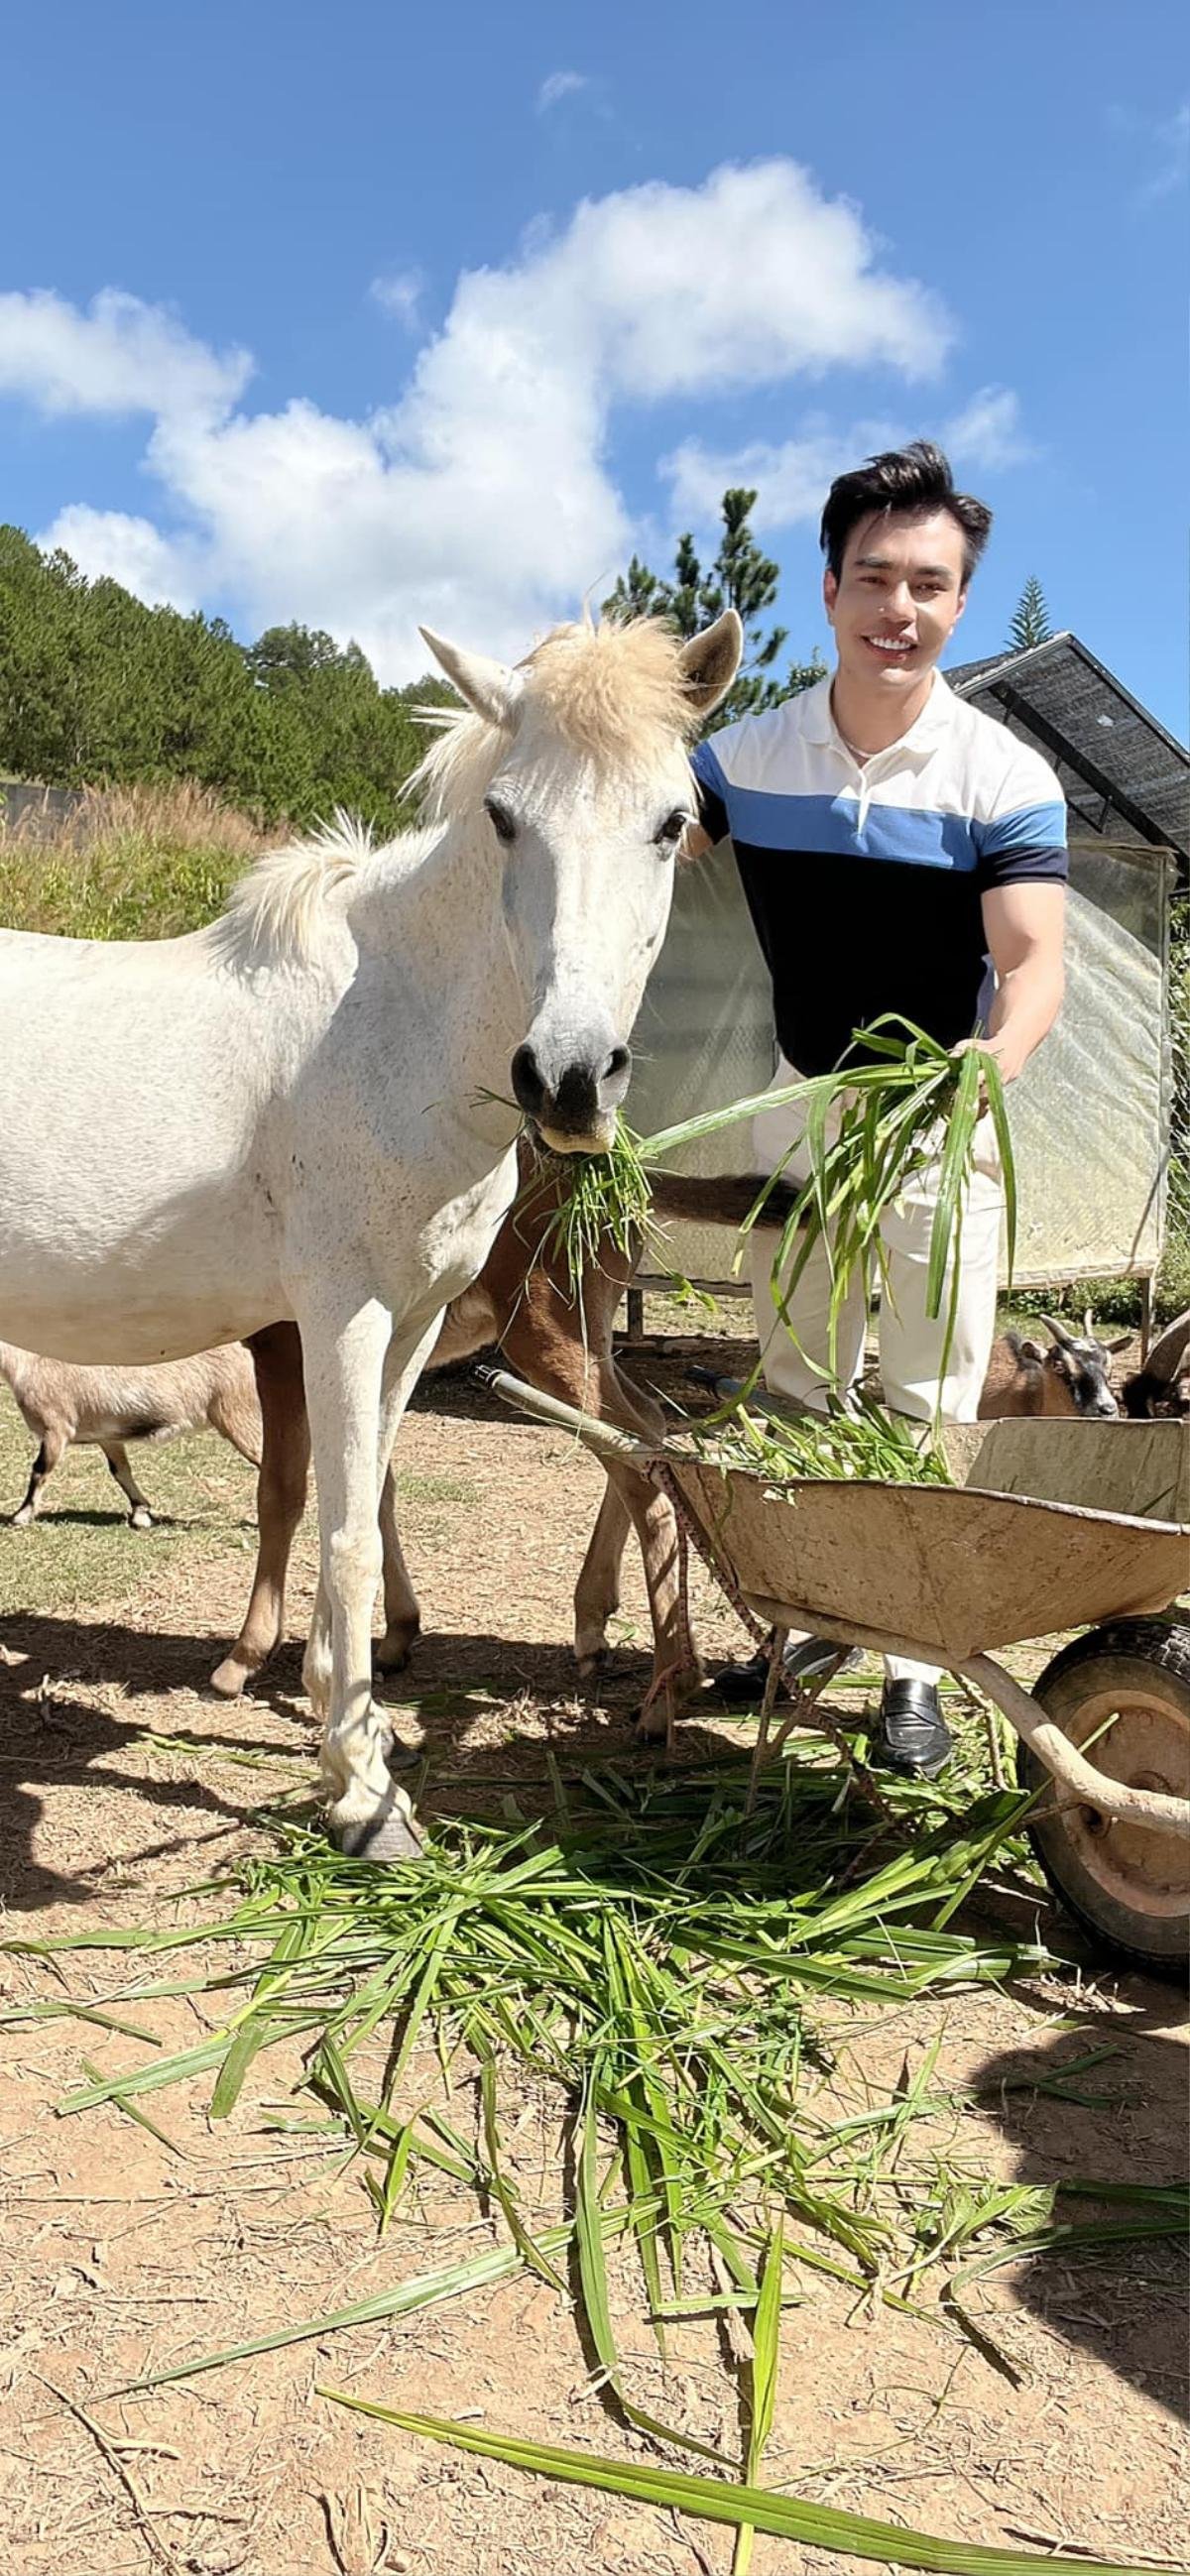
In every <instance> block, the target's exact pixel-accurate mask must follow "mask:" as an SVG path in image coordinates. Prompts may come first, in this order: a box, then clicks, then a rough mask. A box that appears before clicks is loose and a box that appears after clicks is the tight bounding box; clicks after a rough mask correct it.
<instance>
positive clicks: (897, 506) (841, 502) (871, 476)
mask: <svg viewBox="0 0 1190 2576" xmlns="http://www.w3.org/2000/svg"><path fill="white" fill-rule="evenodd" d="M874 510H877V511H882V512H884V511H889V510H897V511H899V512H902V513H905V514H907V515H909V516H910V517H912V518H915V519H924V518H928V517H931V516H932V515H933V513H934V512H935V511H936V510H947V511H949V513H950V516H951V518H952V519H953V520H954V522H955V524H956V526H957V527H959V528H961V529H962V532H963V588H964V590H965V589H966V587H967V584H968V582H969V581H970V579H971V575H972V573H973V572H974V570H975V567H976V564H977V563H978V561H979V558H980V556H981V554H982V553H983V550H984V547H985V546H986V544H987V541H988V530H989V529H990V527H991V524H992V514H991V511H990V510H989V509H988V507H987V505H986V503H985V502H983V501H975V500H973V499H972V497H971V494H970V493H969V492H956V490H955V488H954V476H953V475H952V473H951V470H950V466H949V464H948V462H947V459H946V457H945V456H944V455H943V453H942V450H941V448H940V447H935V446H934V445H933V444H932V442H931V440H929V439H928V438H915V439H914V440H913V441H912V444H911V445H910V446H908V447H890V448H889V449H888V450H887V451H886V453H885V454H884V455H883V456H869V458H868V459H867V462H866V464H863V465H857V466H856V468H855V471H854V473H852V474H840V475H839V476H838V478H837V480H836V481H835V482H834V483H832V485H831V488H830V491H829V492H828V493H827V496H826V508H825V510H824V511H823V513H822V527H821V530H820V532H819V542H820V544H821V546H822V551H823V553H824V555H825V556H826V560H827V564H828V566H829V568H830V570H831V572H833V574H834V576H835V579H836V581H837V580H838V579H839V575H840V573H841V572H842V570H843V557H844V555H845V553H846V551H847V540H848V537H849V536H850V535H851V531H852V529H853V528H856V527H858V526H859V523H860V520H861V519H870V518H871V516H872V513H873V511H874Z"/></svg>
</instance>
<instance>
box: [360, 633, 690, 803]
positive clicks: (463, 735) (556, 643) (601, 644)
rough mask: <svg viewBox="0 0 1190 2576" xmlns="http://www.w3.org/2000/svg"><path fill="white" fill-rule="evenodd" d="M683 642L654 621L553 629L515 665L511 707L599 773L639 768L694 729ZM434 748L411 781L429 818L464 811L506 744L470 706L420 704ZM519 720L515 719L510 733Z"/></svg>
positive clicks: (485, 783)
mask: <svg viewBox="0 0 1190 2576" xmlns="http://www.w3.org/2000/svg"><path fill="white" fill-rule="evenodd" d="M681 650H682V646H681V638H680V637H679V636H677V635H675V634H674V632H673V630H672V628H671V627H668V626H664V625H662V623H661V621H660V619H659V618H656V617H634V618H631V619H627V620H624V621H623V622H617V621H616V620H614V619H611V618H609V619H606V620H605V621H604V623H603V624H602V625H599V626H596V625H595V624H594V623H593V622H592V621H591V620H590V619H585V620H583V621H582V622H581V623H576V624H574V625H570V626H555V627H554V628H552V630H551V632H550V633H549V634H548V635H547V636H545V637H544V638H543V640H542V642H541V643H540V644H538V645H536V646H535V647H534V649H533V651H532V652H531V653H528V654H526V656H525V659H524V661H523V662H520V663H518V664H517V670H518V673H519V675H520V678H521V691H520V697H519V699H518V702H517V704H518V708H523V709H524V710H525V711H526V712H527V711H528V709H529V708H530V707H532V706H538V707H542V708H544V709H545V710H547V712H548V714H549V715H550V716H551V717H552V719H553V721H554V723H555V724H556V726H557V729H558V732H559V733H560V734H561V736H562V738H563V740H564V741H565V742H567V743H569V744H570V746H571V747H572V749H574V750H575V751H578V752H581V753H582V754H584V756H585V757H586V758H587V759H588V760H590V761H591V762H592V763H593V764H594V765H595V766H596V767H597V768H599V769H606V768H610V767H612V766H613V765H615V766H617V767H618V766H624V767H627V768H638V767H639V768H644V767H646V766H648V765H649V764H650V763H651V762H653V761H655V760H656V759H657V757H658V755H659V754H660V753H661V752H663V751H664V750H666V749H667V748H669V747H670V746H672V744H673V742H674V740H675V738H677V739H678V740H681V738H682V736H683V735H685V734H688V733H690V732H692V731H693V730H694V727H695V724H696V723H697V717H696V714H695V711H694V707H693V705H692V702H691V699H690V696H689V693H688V690H687V686H686V679H685V674H684V672H683V669H682V663H681ZM421 712H422V714H423V717H424V720H425V721H426V722H428V723H430V724H432V725H433V726H434V727H435V729H436V731H437V733H438V740H437V742H435V743H433V744H432V745H431V747H430V749H429V751H428V752H427V753H426V755H425V758H424V760H422V761H421V762H420V763H419V765H418V767H417V768H416V769H415V770H414V773H413V776H412V778H411V779H410V780H409V784H408V792H409V793H410V794H411V795H416V796H420V798H421V800H422V810H423V812H424V814H425V816H426V818H427V820H428V821H431V822H439V821H444V820H445V819H446V818H447V817H448V816H451V815H457V814H460V813H466V812H470V811H472V810H473V809H474V807H475V806H476V805H477V804H478V803H479V802H480V801H481V799H482V797H483V794H484V791H485V789H486V788H487V787H488V786H489V785H490V783H491V781H492V779H493V778H494V777H495V774H496V771H497V770H498V768H499V766H500V763H501V760H502V759H503V756H504V753H505V751H506V750H507V747H508V741H509V735H508V733H507V732H506V731H505V730H504V728H503V727H502V726H499V725H494V724H490V723H488V722H487V720H486V719H485V718H484V717H483V716H477V715H473V714H472V712H471V710H470V708H467V707H464V708H462V709H457V708H454V707H446V708H441V707H427V708H425V709H423V710H422V711H421ZM518 720H519V718H518V715H517V713H516V712H514V715H513V726H514V727H515V725H516V723H517V722H518Z"/></svg>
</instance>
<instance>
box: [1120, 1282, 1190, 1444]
mask: <svg viewBox="0 0 1190 2576" xmlns="http://www.w3.org/2000/svg"><path fill="white" fill-rule="evenodd" d="M1120 1401H1121V1403H1122V1405H1123V1408H1124V1411H1125V1413H1127V1414H1130V1415H1131V1417H1132V1419H1133V1421H1134V1422H1145V1421H1160V1420H1162V1419H1164V1420H1170V1419H1172V1420H1174V1421H1175V1422H1179V1421H1184V1420H1185V1418H1186V1416H1187V1415H1190V1306H1188V1307H1187V1308H1186V1312H1185V1314H1184V1315H1178V1316H1176V1317H1175V1319H1174V1321H1173V1323H1172V1324H1167V1325H1166V1328H1165V1331H1164V1332H1163V1333H1162V1335H1161V1337H1160V1339H1159V1340H1158V1341H1155V1342H1154V1344H1153V1347H1152V1350H1151V1351H1150V1353H1149V1356H1148V1358H1147V1360H1146V1361H1145V1364H1144V1367H1143V1368H1139V1369H1135V1370H1134V1371H1133V1373H1132V1375H1131V1377H1128V1378H1125V1380H1124V1384H1123V1386H1122V1387H1121V1389H1120Z"/></svg>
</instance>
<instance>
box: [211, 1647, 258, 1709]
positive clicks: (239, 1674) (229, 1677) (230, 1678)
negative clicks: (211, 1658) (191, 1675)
mask: <svg viewBox="0 0 1190 2576" xmlns="http://www.w3.org/2000/svg"><path fill="white" fill-rule="evenodd" d="M259 1670H260V1666H259V1664H248V1663H243V1662H241V1660H240V1658H239V1657H238V1656H237V1655H234V1654H232V1655H225V1656H224V1658H223V1661H222V1663H221V1664H216V1666H215V1669H214V1672H213V1673H212V1675H211V1688H212V1690H213V1691H218V1693H219V1697H220V1699H238V1698H239V1696H240V1693H241V1691H242V1690H245V1689H246V1688H247V1685H248V1683H249V1682H250V1681H251V1679H252V1677H253V1674H254V1673H257V1672H259Z"/></svg>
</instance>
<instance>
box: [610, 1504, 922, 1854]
mask: <svg viewBox="0 0 1190 2576" xmlns="http://www.w3.org/2000/svg"><path fill="white" fill-rule="evenodd" d="M649 1475H650V1477H651V1478H652V1481H653V1483H654V1484H656V1485H658V1486H659V1487H660V1489H661V1491H662V1493H663V1494H665V1495H666V1496H667V1498H668V1500H669V1503H670V1506H671V1508H672V1511H673V1515H674V1519H675V1521H676V1522H677V1530H678V1621H679V1632H680V1643H681V1647H682V1650H683V1652H684V1653H685V1655H686V1656H687V1658H688V1661H689V1664H690V1665H694V1664H696V1663H697V1656H696V1654H695V1651H694V1639H693V1635H692V1632H691V1627H690V1592H689V1577H690V1548H691V1546H693V1547H694V1549H695V1552H696V1554H697V1555H698V1556H700V1557H701V1559H702V1562H703V1564H704V1565H705V1567H706V1569H707V1572H708V1574H710V1575H712V1576H713V1577H714V1580H715V1582H716V1583H717V1584H718V1586H719V1589H720V1591H721V1592H723V1593H724V1594H725V1595H726V1597H727V1599H728V1601H729V1602H730V1603H731V1606H732V1609H733V1610H734V1611H735V1614H736V1617H737V1618H738V1619H739V1621H740V1623H741V1625H742V1626H743V1627H744V1628H746V1629H747V1631H748V1634H749V1636H750V1637H751V1639H752V1641H753V1643H754V1645H757V1646H759V1648H760V1650H761V1652H762V1654H764V1655H765V1656H766V1658H767V1660H768V1664H769V1672H768V1675H767V1677H766V1681H765V1692H764V1701H763V1704H762V1707H761V1725H760V1732H759V1735H758V1737H757V1742H756V1752H755V1755H754V1757H753V1764H752V1777H751V1780H750V1784H749V1791H748V1803H749V1806H750V1805H751V1803H752V1798H753V1796H754V1794H755V1787H756V1780H757V1777H758V1775H759V1770H760V1767H761V1763H762V1761H763V1759H764V1757H765V1754H766V1752H767V1750H768V1729H769V1718H770V1715H771V1712H772V1708H773V1705H774V1702H775V1700H776V1699H777V1697H778V1695H779V1694H781V1693H783V1694H784V1696H785V1698H786V1699H787V1700H789V1701H790V1702H791V1703H792V1705H791V1708H790V1713H789V1715H788V1717H787V1718H786V1719H785V1720H784V1722H783V1724H782V1726H781V1728H780V1730H779V1732H778V1734H777V1737H776V1741H775V1743H774V1744H773V1746H772V1754H771V1758H772V1759H774V1760H775V1759H776V1757H777V1755H778V1754H779V1753H780V1751H781V1747H782V1745H783V1744H784V1743H785V1741H786V1738H787V1736H788V1735H789V1732H790V1729H791V1728H792V1727H794V1726H799V1725H806V1724H809V1723H810V1721H811V1719H812V1720H813V1723H814V1725H815V1726H816V1727H817V1728H819V1729H820V1731H821V1733H822V1734H823V1735H825V1736H827V1737H828V1738H829V1741H830V1742H831V1743H832V1744H833V1745H834V1748H835V1751H836V1753H837V1754H838V1755H839V1757H840V1759H841V1761H842V1762H843V1763H844V1764H845V1765H846V1767H847V1769H848V1770H849V1771H850V1772H851V1773H852V1774H853V1776H854V1779H855V1784H856V1787H857V1789H858V1790H859V1791H860V1794H861V1796H862V1797H864V1798H866V1799H867V1802H868V1804H869V1806H872V1807H875V1809H876V1812H877V1814H878V1815H879V1816H880V1817H881V1819H882V1821H883V1822H884V1823H885V1824H886V1825H892V1826H894V1827H895V1825H896V1818H895V1816H894V1814H893V1811H892V1809H891V1807H890V1806H889V1805H888V1802H887V1800H886V1799H885V1798H884V1797H883V1796H882V1794H881V1791H880V1789H879V1788H878V1786H877V1783H876V1781H875V1779H874V1777H873V1774H872V1773H871V1771H870V1770H869V1769H868V1765H867V1763H866V1762H861V1760H860V1758H859V1755H858V1753H857V1752H856V1750H855V1747H854V1745H853V1744H852V1743H851V1742H850V1740H849V1739H848V1737H847V1736H846V1735H844V1733H843V1730H842V1728H841V1727H840V1726H838V1725H837V1724H836V1721H835V1720H834V1718H833V1717H831V1716H830V1715H829V1713H828V1711H827V1710H826V1709H825V1708H824V1707H823V1706H822V1704H821V1701H820V1699H819V1693H820V1692H821V1691H822V1689H823V1688H824V1687H825V1684H826V1683H827V1682H828V1681H833V1679H834V1677H835V1673H836V1672H837V1671H838V1669H839V1664H840V1663H841V1662H842V1660H843V1657H844V1655H845V1654H846V1651H847V1649H846V1647H844V1646H840V1648H839V1656H838V1662H836V1663H835V1664H834V1665H832V1666H831V1668H830V1670H829V1671H827V1672H825V1673H822V1674H820V1675H818V1676H817V1678H816V1679H815V1681H814V1683H813V1686H812V1687H811V1688H810V1689H809V1690H806V1689H805V1688H804V1687H803V1686H802V1684H801V1683H800V1682H791V1681H789V1680H787V1679H786V1676H785V1674H784V1673H783V1672H782V1670H781V1668H780V1667H781V1659H782V1656H783V1654H784V1650H785V1640H786V1637H787V1635H788V1630H787V1629H784V1628H779V1629H777V1630H776V1631H775V1632H774V1633H773V1634H772V1635H770V1634H769V1632H768V1631H767V1630H766V1629H764V1628H762V1626H761V1624H760V1621H759V1619H757V1618H756V1617H755V1615H754V1613H753V1612H752V1611H751V1610H750V1609H749V1607H748V1604H747V1602H746V1601H745V1599H744V1596H743V1593H742V1592H741V1590H740V1587H739V1584H738V1583H737V1581H736V1578H735V1576H734V1574H733V1573H732V1570H731V1567H730V1565H729V1564H728V1562H727V1560H726V1558H725V1557H724V1556H722V1555H721V1553H720V1551H719V1549H718V1548H717V1547H716V1545H715V1543H714V1541H713V1539H710V1538H708V1536H707V1534H706V1531H705V1530H704V1529H703V1528H702V1526H701V1523H700V1522H699V1521H698V1520H696V1518H695V1516H694V1514H693V1512H692V1511H691V1509H690V1506H689V1504H688V1502H687V1501H686V1497H685V1495H684V1494H683V1492H682V1488H681V1486H680V1485H679V1483H678V1480H677V1477H676V1476H675V1474H674V1472H673V1469H672V1467H670V1466H668V1465H667V1464H666V1462H665V1460H664V1459H662V1458H655V1459H654V1460H653V1462H652V1464H651V1466H650V1468H649ZM678 1669H679V1670H683V1669H685V1667H684V1666H679V1667H678ZM673 1670H674V1668H673V1667H672V1666H671V1667H669V1668H668V1669H667V1670H666V1671H665V1672H664V1673H662V1674H660V1675H659V1676H658V1678H657V1681H656V1682H655V1683H654V1684H653V1686H652V1689H651V1690H650V1692H649V1694H648V1698H647V1699H646V1701H645V1703H644V1705H645V1707H646V1708H647V1707H648V1706H649V1705H650V1703H651V1702H652V1700H653V1698H654V1697H655V1696H656V1693H657V1691H658V1690H659V1689H660V1688H661V1686H662V1684H664V1683H667V1682H668V1681H669V1680H670V1679H671V1678H672V1674H673ZM667 1714H668V1717H669V1724H668V1726H667V1729H666V1747H667V1750H668V1749H670V1746H671V1742H672V1734H673V1701H672V1699H671V1700H670V1703H669V1710H668V1712H667Z"/></svg>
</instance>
